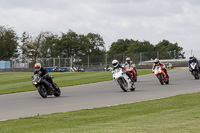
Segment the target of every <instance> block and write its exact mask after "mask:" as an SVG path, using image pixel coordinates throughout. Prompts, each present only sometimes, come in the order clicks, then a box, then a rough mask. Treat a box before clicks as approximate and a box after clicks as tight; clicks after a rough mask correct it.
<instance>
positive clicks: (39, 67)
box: [34, 63, 41, 71]
mask: <svg viewBox="0 0 200 133" xmlns="http://www.w3.org/2000/svg"><path fill="white" fill-rule="evenodd" d="M34 67H35V70H36V71H39V70H40V69H41V64H40V63H36V64H35V65H34Z"/></svg>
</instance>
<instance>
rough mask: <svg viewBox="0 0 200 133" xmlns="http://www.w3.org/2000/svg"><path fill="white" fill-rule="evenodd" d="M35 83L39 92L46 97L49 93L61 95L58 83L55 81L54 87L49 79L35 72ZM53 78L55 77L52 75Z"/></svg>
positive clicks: (33, 79) (33, 81) (33, 78)
mask: <svg viewBox="0 0 200 133" xmlns="http://www.w3.org/2000/svg"><path fill="white" fill-rule="evenodd" d="M31 78H32V83H33V85H34V86H35V87H36V88H37V89H38V92H39V94H40V95H41V97H43V98H46V97H47V96H48V95H54V96H56V97H59V96H60V94H61V91H60V88H59V87H58V85H57V84H55V83H53V85H52V87H53V88H52V87H50V85H49V84H51V83H49V82H48V81H46V79H44V78H43V77H41V76H40V75H39V74H35V75H34V76H31ZM52 78H53V77H52Z"/></svg>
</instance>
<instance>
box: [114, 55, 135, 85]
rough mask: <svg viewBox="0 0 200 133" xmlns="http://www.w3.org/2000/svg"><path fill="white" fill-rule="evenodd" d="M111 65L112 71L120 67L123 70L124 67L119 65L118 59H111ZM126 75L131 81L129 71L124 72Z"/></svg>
mask: <svg viewBox="0 0 200 133" xmlns="http://www.w3.org/2000/svg"><path fill="white" fill-rule="evenodd" d="M112 65H113V67H114V68H113V71H114V70H115V69H117V68H122V70H124V67H122V66H120V65H119V61H118V60H116V59H115V60H113V61H112ZM126 75H127V76H128V77H129V78H130V79H131V81H132V82H134V80H133V78H131V74H130V73H129V72H126Z"/></svg>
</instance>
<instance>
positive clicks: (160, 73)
mask: <svg viewBox="0 0 200 133" xmlns="http://www.w3.org/2000/svg"><path fill="white" fill-rule="evenodd" d="M153 73H154V74H155V75H156V77H157V78H158V79H159V81H160V84H161V85H163V84H164V83H165V84H169V77H168V76H167V75H166V74H165V72H164V70H163V69H162V67H161V66H156V67H155V69H154V70H153Z"/></svg>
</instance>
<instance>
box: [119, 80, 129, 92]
mask: <svg viewBox="0 0 200 133" xmlns="http://www.w3.org/2000/svg"><path fill="white" fill-rule="evenodd" d="M117 81H118V83H119V85H120V87H121V89H122V90H123V91H124V92H127V91H128V88H127V87H125V85H124V84H125V82H124V80H123V79H122V78H121V79H118V80H117Z"/></svg>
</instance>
